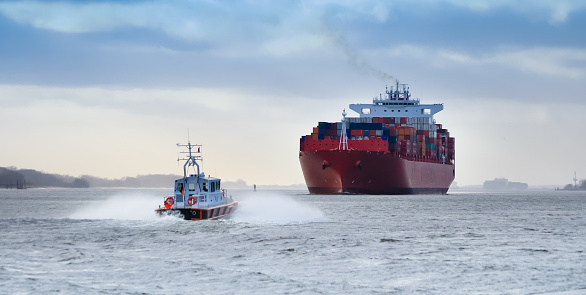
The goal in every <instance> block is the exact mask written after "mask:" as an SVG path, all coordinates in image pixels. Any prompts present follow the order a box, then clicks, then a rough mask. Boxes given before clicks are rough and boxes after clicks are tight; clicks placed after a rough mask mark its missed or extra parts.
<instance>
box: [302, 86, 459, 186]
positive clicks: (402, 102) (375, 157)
mask: <svg viewBox="0 0 586 295" xmlns="http://www.w3.org/2000/svg"><path fill="white" fill-rule="evenodd" d="M349 107H350V109H351V110H353V111H355V112H356V113H358V114H359V117H346V115H347V114H346V112H345V110H344V111H343V112H342V120H341V122H319V123H318V125H317V126H316V127H314V128H313V132H312V133H311V134H310V135H305V136H302V137H301V139H300V147H299V161H300V163H301V169H302V171H303V176H304V178H305V183H306V184H307V188H308V189H309V193H310V194H343V193H348V194H385V195H396V194H446V193H447V191H448V189H449V187H450V184H451V183H452V181H453V180H454V177H455V175H456V169H455V139H454V137H450V133H449V132H448V130H447V129H445V128H443V127H442V125H441V124H437V123H436V122H435V120H434V118H433V115H435V114H437V113H438V112H440V111H442V110H443V104H420V100H419V99H412V98H411V95H410V92H409V88H408V87H407V84H399V82H397V83H396V85H395V86H394V87H393V86H391V87H390V89H389V87H386V89H385V95H384V96H383V95H382V94H379V96H378V97H375V98H373V100H372V104H351V105H350V106H349Z"/></svg>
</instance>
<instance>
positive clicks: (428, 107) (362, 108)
mask: <svg viewBox="0 0 586 295" xmlns="http://www.w3.org/2000/svg"><path fill="white" fill-rule="evenodd" d="M399 85H400V86H402V87H401V88H400V87H399ZM350 109H351V110H353V111H355V112H357V113H358V114H359V115H360V117H361V118H373V117H412V118H417V117H419V118H433V115H435V114H437V113H438V112H440V111H441V110H443V109H444V106H443V104H420V103H419V99H411V94H410V93H409V87H407V84H399V82H398V81H397V84H396V87H395V88H393V86H391V88H390V89H389V88H388V87H386V89H385V96H384V97H383V96H382V94H380V95H379V96H378V97H375V98H373V99H372V104H360V103H359V104H351V105H350Z"/></svg>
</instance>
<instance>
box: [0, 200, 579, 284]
mask: <svg viewBox="0 0 586 295" xmlns="http://www.w3.org/2000/svg"><path fill="white" fill-rule="evenodd" d="M167 193H168V190H129V189H126V190H115V189H85V190H82V189H29V190H0V294H52V293H61V294H191V293H193V294H393V293H398V294H402V293H406V294H409V293H424V294H426V293H427V294H428V293H432V294H541V293H554V294H584V293H586V253H585V251H586V210H585V204H586V193H584V192H555V191H540V192H521V193H481V192H480V193H479V192H471V193H451V194H449V195H446V196H438V195H421V196H355V195H352V196H311V195H307V194H306V192H303V191H271V192H257V193H251V192H244V191H233V192H232V195H233V197H234V199H236V200H238V201H240V208H239V209H238V211H237V212H236V213H235V214H234V216H233V218H231V219H229V220H217V221H201V222H191V221H184V220H181V219H178V218H174V217H164V218H157V217H156V216H155V215H154V213H153V209H154V208H156V207H157V206H158V205H159V204H162V200H163V196H165V195H166V194H167Z"/></svg>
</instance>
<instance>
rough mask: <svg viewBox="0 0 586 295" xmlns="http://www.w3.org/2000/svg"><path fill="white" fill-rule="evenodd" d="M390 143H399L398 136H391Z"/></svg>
mask: <svg viewBox="0 0 586 295" xmlns="http://www.w3.org/2000/svg"><path fill="white" fill-rule="evenodd" d="M389 142H390V143H397V136H396V135H395V136H389Z"/></svg>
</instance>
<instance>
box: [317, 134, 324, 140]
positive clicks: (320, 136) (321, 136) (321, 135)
mask: <svg viewBox="0 0 586 295" xmlns="http://www.w3.org/2000/svg"><path fill="white" fill-rule="evenodd" d="M324 138H325V135H323V134H318V135H317V139H324Z"/></svg>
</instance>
